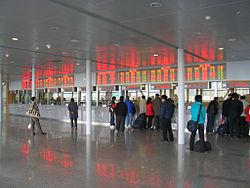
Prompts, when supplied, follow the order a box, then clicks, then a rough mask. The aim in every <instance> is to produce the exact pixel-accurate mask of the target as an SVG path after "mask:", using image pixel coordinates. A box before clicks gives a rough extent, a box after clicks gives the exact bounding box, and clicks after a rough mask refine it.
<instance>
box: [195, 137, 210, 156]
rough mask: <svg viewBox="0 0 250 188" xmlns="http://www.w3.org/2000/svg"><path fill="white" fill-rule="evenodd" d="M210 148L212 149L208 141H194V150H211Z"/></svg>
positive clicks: (201, 151)
mask: <svg viewBox="0 0 250 188" xmlns="http://www.w3.org/2000/svg"><path fill="white" fill-rule="evenodd" d="M211 150H212V147H211V144H210V142H208V141H205V142H201V141H200V140H198V141H197V142H195V145H194V151H196V152H200V153H203V152H206V151H211Z"/></svg>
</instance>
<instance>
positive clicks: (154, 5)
mask: <svg viewBox="0 0 250 188" xmlns="http://www.w3.org/2000/svg"><path fill="white" fill-rule="evenodd" d="M150 6H151V7H153V8H159V7H161V3H150Z"/></svg>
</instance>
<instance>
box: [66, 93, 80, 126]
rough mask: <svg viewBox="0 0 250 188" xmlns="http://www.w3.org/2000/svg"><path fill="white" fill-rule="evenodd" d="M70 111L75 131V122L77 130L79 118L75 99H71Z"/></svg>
mask: <svg viewBox="0 0 250 188" xmlns="http://www.w3.org/2000/svg"><path fill="white" fill-rule="evenodd" d="M68 110H69V118H70V122H71V128H72V129H73V128H74V126H73V121H74V122H75V128H76V129H77V118H78V106H77V104H76V103H75V101H74V99H73V98H71V99H70V103H69V105H68Z"/></svg>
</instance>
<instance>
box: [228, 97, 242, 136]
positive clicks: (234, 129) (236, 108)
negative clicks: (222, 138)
mask: <svg viewBox="0 0 250 188" xmlns="http://www.w3.org/2000/svg"><path fill="white" fill-rule="evenodd" d="M242 112H243V103H242V102H241V101H239V95H238V94H237V93H234V94H233V98H232V101H231V104H230V110H229V120H230V121H229V128H230V136H231V137H234V136H237V137H238V138H240V115H241V113H242Z"/></svg>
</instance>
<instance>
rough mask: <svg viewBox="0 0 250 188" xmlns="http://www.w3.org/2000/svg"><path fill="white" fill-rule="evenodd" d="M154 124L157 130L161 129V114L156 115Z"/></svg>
mask: <svg viewBox="0 0 250 188" xmlns="http://www.w3.org/2000/svg"><path fill="white" fill-rule="evenodd" d="M154 126H155V128H156V130H157V131H159V130H160V116H155V117H154Z"/></svg>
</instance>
